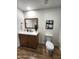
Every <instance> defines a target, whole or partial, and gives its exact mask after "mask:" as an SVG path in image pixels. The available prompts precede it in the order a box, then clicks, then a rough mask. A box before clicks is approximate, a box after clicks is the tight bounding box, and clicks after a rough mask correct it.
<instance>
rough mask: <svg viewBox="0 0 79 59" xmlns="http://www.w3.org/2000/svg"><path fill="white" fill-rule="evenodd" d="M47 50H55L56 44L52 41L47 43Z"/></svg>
mask: <svg viewBox="0 0 79 59" xmlns="http://www.w3.org/2000/svg"><path fill="white" fill-rule="evenodd" d="M46 48H47V49H48V50H53V49H54V44H53V43H52V42H51V41H46Z"/></svg>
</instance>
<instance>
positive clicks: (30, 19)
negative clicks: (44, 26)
mask: <svg viewBox="0 0 79 59" xmlns="http://www.w3.org/2000/svg"><path fill="white" fill-rule="evenodd" d="M26 20H36V22H37V26H38V18H25V19H24V23H25V24H24V25H25V29H35V28H34V27H27V26H26Z"/></svg>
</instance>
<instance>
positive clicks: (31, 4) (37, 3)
mask: <svg viewBox="0 0 79 59" xmlns="http://www.w3.org/2000/svg"><path fill="white" fill-rule="evenodd" d="M53 7H61V0H17V8H18V9H21V10H22V11H28V10H36V9H44V8H53Z"/></svg>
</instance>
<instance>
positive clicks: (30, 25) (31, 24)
mask: <svg viewBox="0 0 79 59" xmlns="http://www.w3.org/2000/svg"><path fill="white" fill-rule="evenodd" d="M24 22H25V28H26V29H37V28H38V18H25V19H24Z"/></svg>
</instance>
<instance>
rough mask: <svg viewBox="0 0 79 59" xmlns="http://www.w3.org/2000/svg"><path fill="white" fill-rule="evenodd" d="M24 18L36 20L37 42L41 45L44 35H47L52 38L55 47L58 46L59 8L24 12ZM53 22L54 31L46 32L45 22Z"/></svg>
mask: <svg viewBox="0 0 79 59" xmlns="http://www.w3.org/2000/svg"><path fill="white" fill-rule="evenodd" d="M24 17H25V18H31V17H32V18H38V31H39V33H40V35H39V36H40V39H39V42H40V43H43V40H44V35H45V33H49V34H51V35H52V36H53V42H54V44H55V45H59V42H60V41H59V40H60V39H59V35H60V34H59V31H60V24H61V23H60V22H61V8H51V9H43V10H36V11H28V12H24ZM47 19H48V20H54V29H53V30H46V29H45V23H46V20H47Z"/></svg>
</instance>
